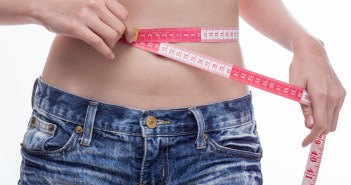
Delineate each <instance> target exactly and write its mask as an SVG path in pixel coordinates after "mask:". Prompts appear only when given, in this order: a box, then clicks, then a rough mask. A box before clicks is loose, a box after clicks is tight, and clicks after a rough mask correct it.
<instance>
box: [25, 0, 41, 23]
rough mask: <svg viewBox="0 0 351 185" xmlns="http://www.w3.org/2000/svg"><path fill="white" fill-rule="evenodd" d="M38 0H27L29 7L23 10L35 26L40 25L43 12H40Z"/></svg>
mask: <svg viewBox="0 0 351 185" xmlns="http://www.w3.org/2000/svg"><path fill="white" fill-rule="evenodd" d="M36 2H37V1H36V0H27V3H28V4H27V6H26V8H25V9H24V10H23V15H24V16H25V17H26V18H27V19H28V20H29V21H30V23H33V24H40V17H41V14H42V12H40V10H39V6H38V4H36Z"/></svg>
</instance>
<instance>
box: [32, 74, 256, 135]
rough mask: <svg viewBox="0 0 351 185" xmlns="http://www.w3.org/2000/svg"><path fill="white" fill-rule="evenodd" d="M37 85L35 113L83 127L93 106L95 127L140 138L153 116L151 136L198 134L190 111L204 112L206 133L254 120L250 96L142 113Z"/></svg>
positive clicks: (147, 131) (34, 90)
mask: <svg viewBox="0 0 351 185" xmlns="http://www.w3.org/2000/svg"><path fill="white" fill-rule="evenodd" d="M36 84H37V85H36V86H35V87H34V89H33V92H34V94H33V97H32V98H33V109H34V110H35V111H36V113H38V114H44V115H45V114H49V115H50V116H54V117H56V118H58V119H61V120H65V121H66V122H67V123H71V124H76V125H81V124H83V123H84V122H85V119H86V115H87V108H88V106H89V105H91V104H94V106H96V108H97V111H96V113H95V114H94V116H95V117H94V120H95V121H94V128H95V129H101V130H108V131H111V132H119V133H124V134H129V135H141V133H142V132H141V126H146V127H149V126H150V125H147V124H148V123H147V121H145V122H141V120H144V119H146V120H147V119H148V117H150V116H152V117H153V118H155V119H156V121H157V123H156V126H155V127H153V128H150V129H149V130H146V132H144V134H146V135H148V136H156V135H158V136H162V135H164V136H171V135H174V136H175V135H188V134H189V135H190V134H196V133H197V130H198V128H197V122H196V118H195V117H194V115H193V114H192V111H191V110H194V109H197V110H199V111H200V112H201V115H202V116H203V120H204V122H205V124H206V125H205V128H206V131H207V132H209V131H214V130H216V129H223V128H229V127H237V126H240V125H243V124H246V123H250V122H252V121H253V111H252V95H251V93H249V94H247V95H245V96H242V97H240V98H235V99H230V100H226V101H220V102H215V103H211V104H206V105H201V106H196V107H182V108H176V109H150V110H139V109H133V108H129V107H124V106H120V105H115V104H108V103H104V102H100V101H96V100H92V99H89V98H85V97H81V96H77V95H74V94H71V93H68V92H65V91H63V90H62V89H58V88H57V87H54V86H52V85H50V84H47V83H46V82H44V81H43V80H42V79H40V78H38V79H37V83H36ZM219 113H220V114H219ZM140 124H143V125H140Z"/></svg>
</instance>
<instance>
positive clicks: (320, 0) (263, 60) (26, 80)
mask: <svg viewBox="0 0 351 185" xmlns="http://www.w3.org/2000/svg"><path fill="white" fill-rule="evenodd" d="M284 2H285V3H286V5H287V6H288V8H289V9H290V10H291V11H292V13H293V14H294V15H295V17H296V18H297V19H298V20H299V22H300V23H301V24H302V25H304V26H305V27H306V28H307V29H308V30H309V31H310V32H312V33H313V34H314V35H315V36H317V37H318V38H320V39H321V40H323V41H324V43H325V45H326V49H327V51H328V55H329V59H330V61H331V63H332V65H333V68H334V70H335V71H336V73H337V74H338V76H339V78H340V80H341V81H342V82H343V84H344V86H345V88H346V90H347V91H348V92H350V91H351V82H350V77H351V73H350V70H351V64H350V60H351V54H350V53H351V48H350V46H349V44H350V43H351V37H350V33H351V28H350V20H349V18H350V17H351V11H350V7H349V6H348V5H349V4H348V1H345V0H334V1H326V0H309V1H305V0H285V1H284ZM240 34H241V35H240V40H241V41H240V42H241V44H242V48H243V54H244V58H245V61H246V67H247V68H248V69H250V70H253V71H255V72H258V73H262V74H265V75H268V76H271V77H273V78H277V79H280V80H283V81H286V82H288V68H289V63H290V61H291V59H292V54H291V53H289V52H288V51H286V50H285V49H283V48H282V47H280V46H279V45H277V44H275V43H274V42H272V41H270V40H269V39H267V38H265V37H263V36H262V35H260V34H259V33H257V32H256V31H255V30H253V29H252V28H251V27H249V26H248V25H246V24H245V23H244V22H243V21H242V22H241V24H240ZM53 37H54V34H52V33H50V32H48V31H47V30H46V29H45V28H43V27H39V26H35V25H25V26H10V27H5V26H1V27H0V88H1V89H0V103H1V106H0V123H1V124H0V128H1V129H0V147H1V153H0V156H1V157H0V184H4V185H8V184H16V183H17V181H18V178H19V167H20V162H21V156H20V153H19V150H20V145H19V143H20V142H21V140H22V137H23V134H24V132H25V129H26V124H27V122H28V119H29V116H30V113H31V105H30V98H31V92H32V85H33V82H34V80H35V78H36V77H38V76H39V75H40V74H41V71H42V69H43V66H44V64H45V60H46V56H47V54H48V51H49V48H50V44H51V41H52V39H53ZM251 89H252V91H253V93H254V104H255V114H256V120H257V122H258V131H259V134H260V137H261V142H262V145H263V147H264V148H263V149H264V154H263V156H264V157H263V159H262V171H263V176H264V182H265V184H268V185H281V184H284V185H296V184H300V183H301V180H302V176H303V172H304V168H305V164H306V161H307V155H308V151H309V147H308V148H302V147H301V142H302V140H303V138H304V137H305V136H306V134H307V133H308V130H307V129H305V127H304V121H303V117H302V113H301V111H300V107H299V105H298V104H297V103H295V102H293V101H290V100H286V99H284V98H280V97H278V96H275V95H272V94H269V93H266V92H263V91H261V90H258V89H254V88H251ZM350 110H351V107H350V98H349V97H346V100H345V103H344V107H343V109H342V112H341V114H340V119H339V126H338V130H337V132H335V133H332V134H330V135H328V137H327V142H326V147H325V152H324V156H323V161H322V167H321V170H320V174H319V179H318V184H319V185H330V184H338V185H339V184H347V183H349V182H348V179H349V178H348V177H349V175H350V172H351V170H350V166H351V159H350V156H351V147H350V144H349V142H348V141H349V140H350V139H349V135H350V130H351V125H350V121H351V120H350V116H347V114H348V113H350Z"/></svg>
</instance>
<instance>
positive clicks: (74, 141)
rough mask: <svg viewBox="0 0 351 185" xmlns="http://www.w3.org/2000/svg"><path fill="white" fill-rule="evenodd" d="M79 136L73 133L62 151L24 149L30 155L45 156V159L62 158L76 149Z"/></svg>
mask: <svg viewBox="0 0 351 185" xmlns="http://www.w3.org/2000/svg"><path fill="white" fill-rule="evenodd" d="M78 136H79V135H78V134H77V133H76V132H73V134H72V136H71V137H70V138H69V140H68V141H67V143H66V144H65V145H64V146H63V147H62V148H60V149H57V150H53V151H45V150H44V151H32V150H30V149H28V148H26V147H23V148H24V149H25V150H26V151H27V152H28V153H31V154H34V155H40V156H45V157H50V156H53V157H56V156H60V155H62V154H67V153H69V152H70V151H72V149H74V148H75V147H74V146H75V145H76V144H77V141H78Z"/></svg>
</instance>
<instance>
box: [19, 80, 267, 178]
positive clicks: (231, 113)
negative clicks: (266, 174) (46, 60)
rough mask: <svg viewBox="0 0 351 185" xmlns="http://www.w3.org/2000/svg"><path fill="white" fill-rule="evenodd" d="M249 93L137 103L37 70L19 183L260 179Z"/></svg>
mask: <svg viewBox="0 0 351 185" xmlns="http://www.w3.org/2000/svg"><path fill="white" fill-rule="evenodd" d="M251 99H252V95H251V93H250V94H248V95H246V96H243V97H240V98H237V99H233V100H228V101H221V102H217V103H211V104H207V105H201V106H195V107H187V108H175V109H167V110H137V109H133V108H127V107H122V106H118V105H112V104H108V103H103V102H100V101H95V100H91V99H87V98H84V97H80V96H77V95H73V94H70V93H68V92H64V91H62V90H60V89H58V88H56V87H53V86H52V85H49V84H47V83H46V82H44V81H42V79H40V78H38V79H37V80H36V81H35V84H34V88H33V97H32V106H33V111H32V115H31V117H30V119H29V122H28V129H27V131H26V133H25V135H24V139H23V144H22V148H21V154H22V156H23V160H22V164H21V174H20V180H19V183H18V184H21V185H24V184H31V185H40V184H50V185H51V184H64V185H80V184H82V185H90V184H92V185H105V184H113V185H115V184H116V185H128V184H131V185H154V184H157V185H159V184H167V185H200V184H208V185H257V184H262V174H261V164H260V160H261V157H262V148H261V144H260V141H259V137H258V134H257V130H256V122H255V120H254V118H253V107H252V101H251ZM152 121H154V122H152Z"/></svg>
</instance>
